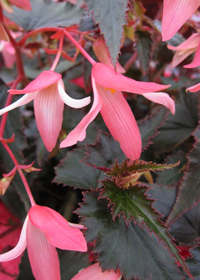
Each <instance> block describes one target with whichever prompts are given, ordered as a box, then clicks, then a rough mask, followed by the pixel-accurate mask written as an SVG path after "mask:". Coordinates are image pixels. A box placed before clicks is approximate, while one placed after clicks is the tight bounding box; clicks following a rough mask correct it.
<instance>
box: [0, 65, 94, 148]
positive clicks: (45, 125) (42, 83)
mask: <svg viewBox="0 0 200 280" xmlns="http://www.w3.org/2000/svg"><path fill="white" fill-rule="evenodd" d="M9 92H10V93H11V94H25V95H24V96H23V97H21V98H20V99H19V100H17V101H16V102H14V103H12V104H11V105H9V106H7V107H6V108H3V109H1V110H0V115H2V114H4V113H6V112H8V111H10V110H13V109H15V108H17V107H19V106H22V105H25V104H27V103H29V102H30V101H32V100H34V111H35V118H36V123H37V127H38V130H39V132H40V135H41V137H42V140H43V142H44V144H45V146H46V148H47V150H48V151H52V149H53V148H54V146H55V145H56V142H57V139H58V135H59V132H60V130H61V127H62V121H63V110H64V103H65V104H67V105H68V106H70V107H72V108H82V107H84V106H86V105H88V104H89V102H90V97H86V98H83V99H80V100H76V99H73V98H71V97H70V96H69V95H67V94H66V92H65V89H64V84H63V81H62V76H61V74H58V73H55V72H53V71H44V72H42V73H41V74H40V75H39V76H38V77H37V78H36V79H35V80H34V81H32V82H31V83H30V84H28V86H26V87H25V88H24V89H23V90H17V89H11V90H9Z"/></svg>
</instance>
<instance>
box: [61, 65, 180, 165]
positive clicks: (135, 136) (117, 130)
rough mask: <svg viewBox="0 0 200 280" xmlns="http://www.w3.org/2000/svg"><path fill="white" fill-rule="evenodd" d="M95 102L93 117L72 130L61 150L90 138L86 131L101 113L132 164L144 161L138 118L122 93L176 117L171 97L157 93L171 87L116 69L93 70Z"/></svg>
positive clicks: (100, 66) (101, 67)
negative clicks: (128, 74) (158, 107)
mask: <svg viewBox="0 0 200 280" xmlns="http://www.w3.org/2000/svg"><path fill="white" fill-rule="evenodd" d="M91 78H92V87H93V92H94V102H93V106H92V107H91V109H90V111H89V113H88V114H87V115H86V116H85V117H84V118H83V119H82V120H81V122H80V123H79V124H78V125H77V126H76V128H75V129H74V130H72V131H71V132H70V133H69V134H68V136H67V138H66V139H65V140H64V141H63V142H61V145H60V147H61V148H64V147H69V146H72V145H74V144H76V143H77V142H78V141H83V140H84V139H85V137H86V129H87V127H88V125H89V124H90V123H91V122H92V121H93V120H94V118H95V117H96V116H97V114H98V113H99V112H101V115H102V117H103V119H104V122H105V124H106V125H107V127H108V129H109V130H110V132H111V134H112V136H113V137H114V139H115V140H116V141H119V143H120V147H121V149H122V150H123V152H124V153H125V155H126V156H127V157H128V158H130V159H131V160H136V159H138V158H139V157H140V154H141V150H142V143H141V136H140V132H139V129H138V126H137V123H136V120H135V117H134V115H133V113H132V111H131V109H130V107H129V105H128V103H127V101H126V99H125V98H124V96H123V94H122V92H121V91H126V92H131V93H136V94H140V95H143V96H144V97H146V98H147V99H149V100H151V101H153V102H156V103H159V104H162V105H164V106H166V107H167V108H169V109H170V110H171V112H172V113H173V114H174V113H175V104H174V101H173V100H172V99H171V98H170V97H169V95H168V94H166V93H163V92H156V91H160V90H164V89H166V88H167V87H168V86H163V85H158V84H156V83H148V82H138V81H135V80H133V79H130V78H127V77H125V76H123V75H121V74H120V73H118V72H116V71H115V70H114V69H113V68H111V67H109V66H107V65H105V64H102V63H95V65H94V66H93V69H92V77H91Z"/></svg>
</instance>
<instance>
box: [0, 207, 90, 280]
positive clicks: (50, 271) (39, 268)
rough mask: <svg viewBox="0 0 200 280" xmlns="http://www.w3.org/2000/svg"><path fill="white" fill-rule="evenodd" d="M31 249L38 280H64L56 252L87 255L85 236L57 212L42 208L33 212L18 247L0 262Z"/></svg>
mask: <svg viewBox="0 0 200 280" xmlns="http://www.w3.org/2000/svg"><path fill="white" fill-rule="evenodd" d="M26 247H27V250H28V256H29V260H30V264H31V268H32V271H33V275H34V277H35V278H36V280H47V279H48V280H60V279H61V278H60V265H59V258H58V254H57V251H56V248H55V247H57V248H60V249H62V250H72V251H80V252H86V251H87V244H86V241H85V238H84V236H83V234H82V232H81V231H80V230H79V229H77V228H73V227H71V226H70V225H69V223H68V222H67V221H66V220H65V219H64V218H63V217H62V216H61V215H60V214H59V213H57V212H56V211H54V210H52V209H50V208H48V207H43V206H39V205H34V206H32V208H31V209H30V210H29V213H28V216H27V217H26V219H25V222H24V225H23V228H22V232H21V236H20V239H19V241H18V244H17V245H16V247H15V248H14V249H12V250H11V251H9V252H7V253H4V254H2V255H0V262H7V261H10V260H13V259H15V258H17V257H18V256H20V255H21V254H22V253H23V251H24V250H25V248H26Z"/></svg>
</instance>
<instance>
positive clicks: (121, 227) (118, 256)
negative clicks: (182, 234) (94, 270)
mask: <svg viewBox="0 0 200 280" xmlns="http://www.w3.org/2000/svg"><path fill="white" fill-rule="evenodd" d="M98 196H99V193H98V192H91V193H89V192H88V193H85V195H84V197H85V200H84V203H83V204H82V205H81V207H80V209H78V211H77V212H78V213H79V214H80V215H81V216H82V217H83V218H84V225H85V226H86V227H87V231H86V239H87V241H88V242H95V245H94V250H93V252H94V253H96V254H97V260H98V261H99V262H100V266H101V267H102V268H103V270H110V269H114V270H117V269H118V268H119V269H120V272H121V273H122V274H123V275H124V277H125V279H133V277H134V278H135V279H142V280H147V279H150V278H152V279H159V280H166V279H173V280H181V279H182V276H181V275H180V274H179V272H178V270H177V267H176V265H175V263H174V259H173V258H172V257H171V255H170V253H169V251H168V250H167V249H166V248H165V246H164V244H163V243H162V242H159V241H158V239H157V237H156V235H155V234H154V233H151V234H150V233H149V232H148V230H147V229H146V227H145V226H144V225H142V226H138V225H137V224H135V223H134V222H133V221H132V222H130V223H129V225H127V224H126V223H125V220H124V219H123V217H122V216H120V217H117V218H116V219H115V222H114V221H113V219H112V216H111V215H110V213H109V211H108V201H106V199H99V200H98ZM144 268H145V269H144Z"/></svg>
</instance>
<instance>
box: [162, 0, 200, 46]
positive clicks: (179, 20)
mask: <svg viewBox="0 0 200 280" xmlns="http://www.w3.org/2000/svg"><path fill="white" fill-rule="evenodd" d="M199 6H200V0H164V7H163V19H162V38H163V41H166V40H169V39H171V38H172V37H173V36H174V35H175V33H176V32H177V31H178V30H179V29H180V28H181V26H182V25H183V24H184V23H185V22H186V21H187V20H188V19H189V18H190V17H191V16H192V15H193V13H194V12H195V11H196V10H197V9H198V7H199Z"/></svg>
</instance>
